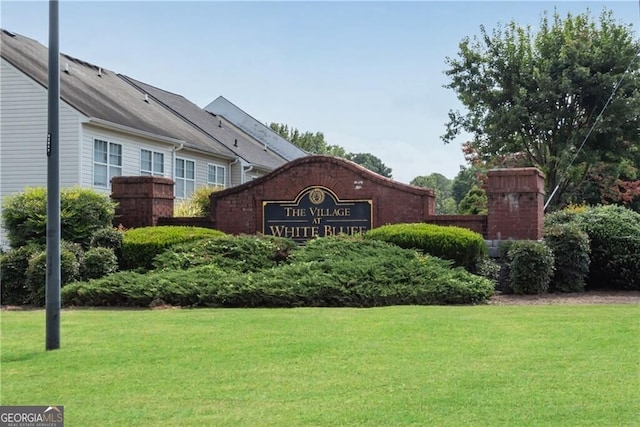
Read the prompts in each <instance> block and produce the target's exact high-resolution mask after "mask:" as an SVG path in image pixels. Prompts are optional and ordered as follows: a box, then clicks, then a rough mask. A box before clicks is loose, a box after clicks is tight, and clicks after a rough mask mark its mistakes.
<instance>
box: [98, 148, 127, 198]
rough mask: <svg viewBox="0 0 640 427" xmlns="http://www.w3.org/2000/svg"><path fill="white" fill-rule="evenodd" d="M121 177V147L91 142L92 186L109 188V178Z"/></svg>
mask: <svg viewBox="0 0 640 427" xmlns="http://www.w3.org/2000/svg"><path fill="white" fill-rule="evenodd" d="M120 175H122V145H120V144H115V143H113V142H107V141H102V140H100V139H95V140H94V141H93V185H94V186H96V187H104V188H109V187H111V178H113V177H114V176H120Z"/></svg>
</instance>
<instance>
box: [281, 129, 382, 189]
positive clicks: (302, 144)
mask: <svg viewBox="0 0 640 427" xmlns="http://www.w3.org/2000/svg"><path fill="white" fill-rule="evenodd" d="M269 127H270V128H271V130H273V131H274V132H276V133H278V134H279V135H280V136H281V137H283V138H284V139H286V140H288V141H289V142H291V143H292V144H294V145H296V146H298V147H299V148H301V149H303V150H305V151H306V152H307V153H309V154H327V155H330V156H336V157H342V158H344V159H349V160H351V161H353V162H355V163H358V164H359V165H361V166H364V167H365V168H367V169H369V170H371V171H373V172H376V173H379V174H380V175H382V176H386V177H387V178H391V168H388V167H387V166H386V165H385V164H384V163H382V160H380V159H379V158H378V157H376V156H374V155H373V154H370V153H356V154H354V153H349V152H347V150H345V149H344V147H341V146H340V145H330V144H327V142H326V141H325V139H324V134H323V133H322V132H316V133H313V132H304V133H302V132H300V131H299V130H298V129H296V128H294V127H289V126H288V125H286V124H284V123H270V124H269Z"/></svg>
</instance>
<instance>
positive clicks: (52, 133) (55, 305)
mask: <svg viewBox="0 0 640 427" xmlns="http://www.w3.org/2000/svg"><path fill="white" fill-rule="evenodd" d="M48 87H49V89H48V112H49V114H48V125H47V130H48V134H47V280H46V349H47V350H55V349H58V348H60V282H61V273H60V145H59V142H60V129H59V128H60V47H59V45H58V0H49V84H48Z"/></svg>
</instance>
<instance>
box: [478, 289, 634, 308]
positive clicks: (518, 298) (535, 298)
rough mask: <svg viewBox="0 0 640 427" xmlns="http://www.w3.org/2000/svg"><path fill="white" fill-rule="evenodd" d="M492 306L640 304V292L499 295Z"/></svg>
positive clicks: (492, 301) (492, 299)
mask: <svg viewBox="0 0 640 427" xmlns="http://www.w3.org/2000/svg"><path fill="white" fill-rule="evenodd" d="M489 304H490V305H559V304H565V305H570V304H640V291H588V292H581V293H568V294H544V295H507V294H498V295H495V296H493V297H492V298H491V300H489Z"/></svg>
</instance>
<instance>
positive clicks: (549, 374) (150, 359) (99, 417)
mask: <svg viewBox="0 0 640 427" xmlns="http://www.w3.org/2000/svg"><path fill="white" fill-rule="evenodd" d="M1 316H2V319H1V326H2V329H1V333H2V341H1V343H2V347H1V361H2V367H1V369H2V371H1V379H2V385H1V389H0V391H1V395H0V403H1V404H3V405H28V404H29V405H54V404H59V405H64V407H65V418H66V425H68V426H71V427H73V426H98V425H100V426H102V425H115V426H126V425H136V426H144V425H149V426H151V425H153V426H157V425H194V426H201V425H207V426H214V425H215V426H219V425H230V426H237V425H247V426H266V425H282V426H300V425H349V426H352V425H384V426H395V425H416V426H527V425H531V426H550V425H554V426H563V427H564V426H589V425H593V426H632V425H640V416H639V415H638V414H640V306H638V305H602V306H478V307H471V306H465V307H433V306H430V307H386V308H373V309H336V308H332V309H324V308H307V309H258V310H241V309H238V310H235V309H219V310H208V309H199V310H159V311H149V310H141V311H127V310H123V311H116V310H70V311H67V310H65V311H63V314H62V327H61V349H60V350H56V351H51V352H45V351H44V312H43V311H22V312H16V311H12V312H2V314H1Z"/></svg>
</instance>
